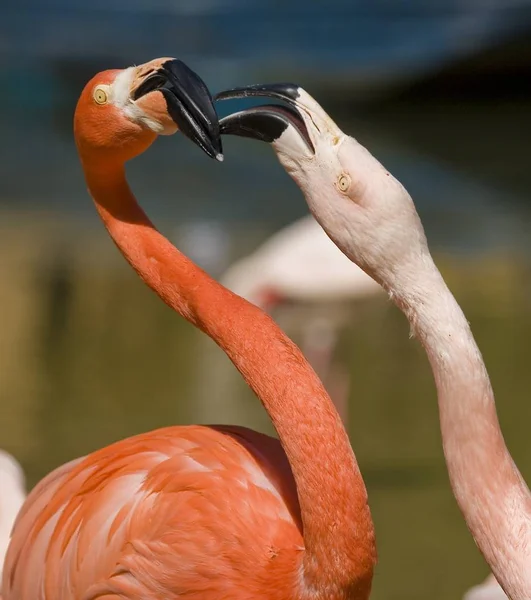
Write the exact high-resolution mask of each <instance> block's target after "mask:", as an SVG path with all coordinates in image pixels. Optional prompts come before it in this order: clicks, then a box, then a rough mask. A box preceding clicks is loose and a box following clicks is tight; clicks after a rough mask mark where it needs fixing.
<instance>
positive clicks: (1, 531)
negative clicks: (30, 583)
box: [0, 450, 26, 582]
mask: <svg viewBox="0 0 531 600" xmlns="http://www.w3.org/2000/svg"><path fill="white" fill-rule="evenodd" d="M25 499H26V482H25V477H24V471H23V470H22V467H21V466H20V465H19V463H18V462H17V461H16V459H15V458H13V456H11V454H8V453H7V452H5V451H4V450H0V582H1V581H2V572H3V568H4V559H5V556H6V552H7V547H8V545H9V539H10V537H11V529H12V527H13V523H14V522H15V518H16V516H17V514H18V511H19V510H20V507H21V506H22V505H23V504H24V500H25Z"/></svg>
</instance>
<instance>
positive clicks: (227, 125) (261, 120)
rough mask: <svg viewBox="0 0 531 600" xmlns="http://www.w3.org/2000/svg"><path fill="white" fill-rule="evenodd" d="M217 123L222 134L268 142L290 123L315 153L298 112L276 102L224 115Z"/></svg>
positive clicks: (283, 130) (275, 137) (281, 132)
mask: <svg viewBox="0 0 531 600" xmlns="http://www.w3.org/2000/svg"><path fill="white" fill-rule="evenodd" d="M219 124H220V126H221V133H222V134H223V135H237V136H240V137H246V138H251V139H253V140H259V141H261V142H267V143H269V144H271V143H273V142H274V141H275V140H278V138H279V137H280V136H281V135H282V134H283V133H284V132H285V131H286V129H287V128H288V127H289V126H290V125H291V126H292V127H294V128H295V130H296V131H297V132H298V133H299V135H300V136H301V138H302V139H303V140H304V142H305V143H306V145H307V146H308V148H309V150H311V152H312V153H315V149H314V147H313V144H312V141H311V139H310V136H309V134H308V129H307V128H306V125H305V123H304V121H303V120H302V118H301V116H300V114H299V112H298V111H297V110H296V109H294V108H292V107H288V106H279V105H278V104H265V105H263V106H254V107H252V108H247V109H246V110H242V111H239V112H236V113H233V114H232V115H228V116H227V117H224V118H223V119H221V120H220V122H219Z"/></svg>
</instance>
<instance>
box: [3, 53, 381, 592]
mask: <svg viewBox="0 0 531 600" xmlns="http://www.w3.org/2000/svg"><path fill="white" fill-rule="evenodd" d="M170 116H171V118H170ZM174 121H175V123H177V125H178V127H179V129H180V130H181V131H183V132H184V133H187V134H188V136H189V137H191V138H192V139H193V140H194V141H196V142H198V143H199V144H200V145H201V146H202V147H203V148H204V149H205V150H206V151H207V153H209V154H210V155H211V156H215V155H217V156H218V157H219V158H221V143H220V138H219V123H218V121H217V118H216V116H215V112H214V108H213V105H212V99H211V97H210V95H209V93H208V90H207V89H206V87H205V86H204V84H203V83H202V82H201V80H200V79H199V78H198V77H197V75H195V74H194V73H193V72H191V71H190V70H189V69H188V68H187V67H185V65H184V64H183V63H181V62H180V61H175V60H171V59H158V60H156V61H152V62H150V63H147V64H145V65H141V66H139V67H136V68H129V69H126V70H123V71H106V72H103V73H100V74H99V75H97V76H96V77H94V78H93V79H92V80H91V81H90V83H89V84H88V85H87V87H86V88H85V89H84V91H83V92H82V94H81V97H80V100H79V102H78V105H77V109H76V113H75V120H74V130H75V138H76V143H77V148H78V152H79V156H80V159H81V163H82V165H83V169H84V173H85V177H86V181H87V184H88V188H89V191H90V194H91V195H92V198H93V199H94V201H95V204H96V208H97V210H98V212H99V215H100V217H101V218H102V220H103V222H104V224H105V226H106V228H107V230H108V232H109V234H110V235H111V237H112V239H113V240H114V242H115V243H116V245H117V246H118V248H119V249H120V251H121V252H122V254H123V255H124V257H125V258H126V260H127V261H128V262H129V263H130V264H131V266H132V267H133V268H134V269H135V270H136V272H137V273H138V274H139V276H140V277H141V278H142V279H143V280H144V281H145V283H146V284H147V285H148V286H150V287H151V288H152V289H153V290H154V291H155V292H156V293H157V294H158V295H159V296H160V297H161V298H162V299H163V300H164V302H166V303H167V304H168V305H169V306H170V307H171V308H173V309H174V310H175V311H177V312H178V313H179V314H180V315H182V316H183V317H184V318H186V319H187V320H188V321H190V322H191V323H193V324H194V325H195V326H197V327H199V328H200V329H202V330H203V331H204V332H205V333H207V334H208V335H209V336H210V337H211V338H213V339H214V340H215V341H216V342H217V343H218V344H219V345H220V346H221V347H222V348H223V350H224V351H225V352H226V353H227V354H228V356H229V357H230V359H231V360H232V362H233V363H234V364H235V366H236V367H237V369H238V370H239V371H240V373H241V374H242V376H243V377H244V379H245V380H246V381H247V383H248V384H249V385H250V387H251V388H252V389H253V390H254V392H255V393H256V395H257V396H258V397H259V398H260V400H261V401H262V403H263V404H264V406H265V407H266V409H267V411H268V412H269V415H270V416H271V419H272V421H273V424H274V426H275V428H276V430H277V432H278V435H279V438H280V442H278V441H277V440H275V439H273V438H270V437H268V436H266V435H262V434H260V433H257V432H254V431H251V430H249V429H245V428H243V427H225V426H212V427H206V426H190V427H168V428H165V429H161V430H158V431H154V432H151V433H146V434H143V435H138V436H135V437H132V438H129V439H126V440H122V441H119V442H117V443H115V444H112V445H111V446H109V447H107V448H103V449H101V450H99V451H97V452H94V453H93V454H90V455H89V456H87V457H84V458H81V459H78V460H75V461H73V462H71V463H68V464H66V465H64V466H62V467H60V468H59V469H57V470H56V471H54V472H52V473H51V474H50V475H48V476H47V477H46V478H45V479H44V480H42V481H41V482H40V484H38V485H37V487H36V488H35V489H34V490H33V491H32V493H31V494H30V496H29V498H28V500H27V502H26V503H25V505H24V507H23V508H22V511H21V513H20V515H19V518H18V520H17V523H16V525H15V528H14V532H13V537H12V541H11V545H10V547H9V550H8V555H7V559H6V569H5V573H4V580H3V588H2V589H3V595H4V600H15V599H17V600H39V599H45V598H48V599H50V598H53V599H54V600H59V599H67V598H68V599H83V600H95V599H96V598H97V599H98V600H111V599H118V598H121V599H123V598H131V599H133V598H135V599H140V598H142V599H145V600H147V599H148V598H149V599H159V598H160V599H163V598H164V599H165V600H168V599H177V598H197V599H199V598H201V599H202V600H210V599H211V600H214V599H215V600H220V599H221V598H227V599H228V598H230V599H231V600H238V599H241V600H243V599H245V600H249V599H250V598H253V599H255V600H257V599H260V598H262V599H264V600H266V599H267V600H294V599H301V600H302V599H310V598H311V599H314V600H317V599H318V598H322V599H324V598H326V599H327V600H344V599H347V598H348V599H362V598H363V599H365V598H367V597H368V596H369V593H370V588H371V582H372V575H373V568H374V564H375V561H376V552H375V540H374V530H373V522H372V519H371V515H370V510H369V507H368V503H367V493H366V489H365V486H364V483H363V479H362V477H361V474H360V471H359V468H358V465H357V462H356V459H355V456H354V453H353V451H352V449H351V446H350V443H349V440H348V437H347V434H346V432H345V429H344V428H343V425H342V423H341V420H340V418H339V415H338V414H337V411H336V410H335V409H334V407H333V404H332V402H331V401H330V398H329V397H328V395H327V394H326V391H325V390H324V388H323V386H322V384H321V382H320V381H319V379H318V378H317V376H316V375H315V373H314V372H313V371H312V369H311V368H310V367H309V365H308V363H307V362H306V360H305V359H304V357H303V356H302V354H301V352H300V351H299V349H298V348H297V347H296V346H295V345H294V344H293V343H292V342H291V341H290V340H289V339H288V338H287V337H286V336H285V335H284V334H283V333H282V331H281V330H280V329H279V328H278V327H277V326H276V325H275V323H274V322H273V321H272V320H271V318H270V317H268V316H267V315H266V314H265V313H263V312H262V311H261V310H260V309H258V308H257V307H255V306H253V305H252V304H250V303H248V302H247V301H245V300H243V299H242V298H240V297H238V296H236V295H234V294H233V293H232V292H229V291H228V290H227V289H225V288H224V287H222V286H221V285H220V284H218V283H217V282H215V281H214V280H212V279H211V278H210V277H209V276H208V275H207V274H206V273H204V272H203V271H202V270H201V269H199V268H198V267H197V266H196V265H194V264H193V263H192V262H191V261H190V260H188V259H187V258H186V257H185V256H183V255H182V254H181V253H180V252H179V251H178V250H177V249H176V248H175V247H174V246H172V245H171V244H170V242H169V241H168V240H167V239H165V238H164V237H163V236H162V235H161V234H160V233H159V232H158V231H157V230H156V229H155V227H154V226H153V225H152V223H151V222H150V221H149V220H148V218H147V217H146V215H145V213H144V212H143V211H142V209H141V208H140V207H139V205H138V204H137V202H136V200H135V198H134V196H133V194H132V192H131V190H130V188H129V187H128V184H127V182H126V177H125V171H124V164H125V162H126V161H128V160H129V159H131V158H133V157H135V156H137V155H139V154H140V153H142V152H143V151H145V150H146V149H147V148H148V147H149V146H150V145H151V143H152V142H153V141H154V139H155V138H156V134H158V133H171V132H173V131H175V130H176V129H177V127H176V124H175V123H174Z"/></svg>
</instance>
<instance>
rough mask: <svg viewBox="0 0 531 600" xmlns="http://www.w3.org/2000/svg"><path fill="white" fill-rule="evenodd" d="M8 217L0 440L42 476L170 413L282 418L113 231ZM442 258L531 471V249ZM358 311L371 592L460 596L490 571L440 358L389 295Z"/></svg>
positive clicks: (357, 406) (179, 419) (520, 456)
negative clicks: (434, 360)
mask: <svg viewBox="0 0 531 600" xmlns="http://www.w3.org/2000/svg"><path fill="white" fill-rule="evenodd" d="M1 223H2V225H1V226H0V297H1V298H2V302H1V306H2V310H3V315H2V335H1V336H0V340H1V343H0V415H1V418H0V446H2V447H4V448H6V449H7V450H9V451H11V452H13V453H14V454H15V455H16V456H17V457H19V458H20V459H21V461H22V463H23V465H24V467H25V469H26V471H27V474H28V478H29V483H30V484H31V485H33V484H34V483H36V481H37V480H38V479H39V478H40V477H42V476H43V475H45V474H46V473H47V472H48V471H50V470H51V469H52V468H54V467H55V466H57V465H58V464H60V463H63V462H65V461H67V460H70V459H72V458H74V457H75V456H79V455H81V454H84V453H87V452H90V451H92V450H94V449H96V448H98V447H101V446H102V445H104V444H108V443H110V442H112V441H114V440H116V439H119V438H122V437H125V436H128V435H131V434H134V433H137V432H140V431H147V430H150V429H153V428H156V427H159V426H163V425H168V424H172V423H187V422H194V421H199V422H216V421H225V422H227V421H228V422H230V421H233V422H238V423H240V424H245V425H247V426H250V427H255V428H257V429H261V430H263V431H268V432H271V426H270V424H269V422H268V419H267V417H266V415H265V412H264V411H263V410H262V409H261V407H260V405H259V402H258V401H257V400H256V399H254V398H253V397H252V394H251V392H250V391H249V390H248V389H247V388H246V386H245V384H244V383H243V381H242V380H241V378H240V377H239V375H238V374H237V373H236V372H235V370H234V369H233V368H232V367H231V365H230V363H229V361H228V360H227V359H226V358H225V357H224V356H223V354H222V353H221V351H219V349H217V347H216V346H215V345H214V344H212V343H211V342H209V341H208V340H206V339H205V337H204V336H203V335H202V334H200V333H199V332H197V331H196V330H195V329H194V328H193V327H191V326H190V325H188V324H187V323H186V322H185V321H184V320H183V319H180V318H178V317H176V316H175V315H174V314H173V313H172V312H171V311H170V310H169V309H168V308H167V307H166V306H165V305H164V304H163V303H162V302H160V301H159V300H158V299H157V298H156V297H155V295H154V294H153V293H152V292H151V291H150V290H148V289H147V288H146V287H145V286H144V285H143V284H142V283H141V282H140V281H139V280H138V278H137V277H136V275H135V274H134V273H133V272H132V271H131V270H130V269H129V267H128V266H127V265H126V264H125V261H123V260H122V259H121V257H120V256H119V255H118V252H117V251H116V249H115V248H114V246H113V245H112V243H111V242H110V241H109V240H108V239H107V237H106V236H105V233H104V232H103V231H99V230H98V231H95V232H91V231H89V230H87V229H86V227H85V228H81V227H77V226H76V225H75V224H74V223H68V222H60V221H57V220H56V219H52V218H45V217H43V216H42V215H41V216H35V217H32V216H28V215H22V216H20V217H14V216H9V217H8V216H7V215H6V216H3V217H2V220H1ZM246 235H249V231H247V232H246ZM258 235H260V234H259V233H257V236H258ZM236 237H237V236H236ZM436 260H437V263H438V265H439V267H440V268H441V270H442V272H443V274H444V276H445V278H446V280H447V281H448V283H449V285H450V288H451V289H452V290H453V292H454V293H455V295H456V297H457V298H458V300H459V302H460V303H461V304H462V306H463V309H464V310H465V313H466V315H467V317H468V318H469V320H470V322H471V325H472V328H473V331H474V333H475V335H476V338H477V340H478V343H479V345H480V348H481V350H482V352H483V354H484V357H485V360H486V363H487V366H488V369H489V373H490V375H491V378H492V381H493V385H494V389H495V391H496V394H497V398H498V410H499V415H500V419H501V422H502V427H503V430H504V433H505V436H506V439H507V442H508V445H509V447H510V449H511V451H512V453H513V456H514V458H515V460H516V462H517V464H518V465H519V466H520V468H521V469H522V471H523V473H524V476H525V477H526V478H527V480H528V481H529V479H530V476H531V452H530V444H529V441H528V439H529V438H528V433H527V428H528V423H529V421H530V417H531V407H530V403H529V401H528V391H527V390H528V388H529V382H530V374H529V373H530V372H529V361H528V358H527V357H528V348H529V345H530V342H529V340H530V339H531V303H530V301H529V300H530V296H531V293H530V292H531V289H530V284H529V281H530V278H529V264H528V263H527V262H526V261H524V260H523V259H522V258H521V257H518V256H515V255H501V254H496V255H492V256H488V255H487V256H483V257H481V258H473V259H466V258H463V257H449V256H444V257H436ZM349 310H351V311H352V320H351V324H350V326H349V327H348V328H347V329H346V330H345V332H344V334H343V338H342V340H341V350H342V354H343V356H342V358H343V360H345V361H346V362H347V363H348V365H349V370H350V373H351V376H352V388H351V389H352V392H351V399H350V421H349V429H350V434H351V439H352V443H353V446H354V449H355V451H356V454H357V456H358V458H359V461H360V464H361V468H362V471H363V474H364V476H365V479H366V482H367V485H368V488H369V493H370V503H371V506H372V510H373V515H374V518H375V521H376V526H377V534H378V546H379V554H380V563H379V566H378V570H377V574H376V578H375V583H374V593H373V598H374V599H375V600H379V599H382V600H383V599H395V598H396V599H401V598H404V599H405V598H408V599H411V598H424V597H427V596H429V597H431V598H433V599H439V598H440V599H443V598H448V599H450V598H460V597H461V596H462V594H463V592H464V590H465V589H466V588H467V587H469V586H470V585H472V584H473V583H476V582H479V581H480V580H481V579H482V578H483V577H484V576H485V574H486V572H487V570H486V568H485V566H484V564H483V562H482V559H481V557H480V556H479V553H478V552H477V550H476V548H475V546H474V544H473V542H472V540H471V538H470V536H469V534H468V532H467V530H466V527H465V525H464V523H463V521H462V518H461V516H460V514H459V512H458V510H457V507H456V505H455V501H454V499H453V497H452V494H451V492H450V487H449V484H448V480H447V475H446V469H445V466H444V461H443V456H442V449H441V442H440V434H439V425H438V415H437V405H436V395H435V388H434V384H433V381H432V376H431V373H430V370H429V365H428V361H427V359H426V357H425V355H424V353H423V350H422V348H421V347H420V345H419V344H418V343H417V342H415V341H412V340H410V339H409V329H408V324H407V323H406V321H405V319H404V317H403V316H402V315H401V314H400V313H399V312H398V311H397V310H396V309H395V308H394V307H392V306H391V305H390V304H389V303H388V302H387V301H386V299H385V298H383V297H381V298H379V299H375V300H367V301H363V302H359V303H357V304H355V305H352V306H351V307H349ZM288 333H292V334H294V336H295V338H296V337H297V335H296V332H288Z"/></svg>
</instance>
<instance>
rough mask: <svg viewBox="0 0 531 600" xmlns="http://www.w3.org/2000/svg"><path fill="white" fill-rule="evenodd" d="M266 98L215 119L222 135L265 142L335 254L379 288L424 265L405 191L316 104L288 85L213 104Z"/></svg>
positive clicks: (241, 91)
mask: <svg viewBox="0 0 531 600" xmlns="http://www.w3.org/2000/svg"><path fill="white" fill-rule="evenodd" d="M250 96H269V97H272V98H275V99H279V100H282V101H283V102H284V103H285V105H278V104H269V105H264V106H256V107H251V108H248V109H245V110H243V111H240V112H236V113H233V114H231V115H229V116H227V117H225V118H223V119H221V120H220V125H221V132H222V134H232V135H238V136H242V137H249V138H253V139H257V140H261V141H265V142H269V143H270V144H271V145H272V146H273V148H274V150H275V152H276V154H277V157H278V159H279V161H280V163H281V164H282V165H283V167H284V168H285V169H286V171H287V172H288V174H289V175H290V176H291V177H292V178H293V179H294V180H295V182H296V183H297V184H298V186H299V187H300V188H301V190H302V192H303V194H304V195H305V197H306V201H307V203H308V205H309V208H310V210H311V212H312V213H313V215H314V216H315V218H316V219H317V221H318V222H319V223H320V224H321V226H322V227H323V229H324V230H325V231H326V232H327V233H328V235H329V236H330V238H331V239H332V240H333V241H334V242H335V243H336V245H337V246H338V247H339V248H340V249H341V251H342V252H343V253H344V254H346V255H347V256H348V257H349V258H350V259H351V260H353V261H354V262H355V263H357V264H358V265H359V266H360V267H361V268H362V269H363V270H364V271H365V272H367V273H368V274H369V275H370V276H371V277H373V278H374V279H375V280H376V281H378V282H379V283H381V284H382V285H384V287H386V288H390V287H392V286H393V283H394V282H393V280H394V279H395V278H396V275H397V272H398V271H399V270H400V269H401V268H402V267H403V266H404V265H406V264H407V265H408V266H409V267H410V268H411V267H412V268H415V267H414V266H413V265H411V261H413V262H415V261H416V260H417V259H419V258H420V259H422V260H424V259H425V256H426V250H427V244H426V237H425V235H424V229H423V227H422V224H421V222H420V219H419V217H418V215H417V212H416V210H415V206H414V204H413V201H412V200H411V197H410V196H409V194H408V193H407V191H406V190H405V189H404V187H403V186H402V185H401V184H400V183H399V182H398V181H397V180H396V179H395V178H394V177H393V176H392V175H391V174H390V173H389V172H388V171H387V169H385V168H384V167H383V166H382V165H381V164H380V163H379V162H378V161H377V160H376V159H375V158H374V157H373V156H372V155H371V154H370V153H369V152H368V151H367V150H366V149H365V148H364V147H363V146H362V145H361V144H359V143H358V142H357V141H356V140H355V139H354V138H352V137H350V136H348V135H347V134H345V133H343V131H342V130H341V129H340V128H339V126H338V125H337V124H336V123H335V122H334V121H333V119H332V118H331V117H330V116H329V115H328V114H327V113H326V112H325V110H324V109H323V108H322V107H321V106H320V104H319V103H318V102H317V101H316V100H314V99H313V98H312V97H311V96H310V95H309V94H308V93H307V92H306V91H305V90H304V89H302V88H301V87H299V86H297V85H295V84H289V83H284V84H267V85H253V86H249V87H244V88H237V89H234V90H227V91H225V92H221V93H220V94H218V95H217V96H216V99H217V100H226V99H231V98H242V97H250Z"/></svg>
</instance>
